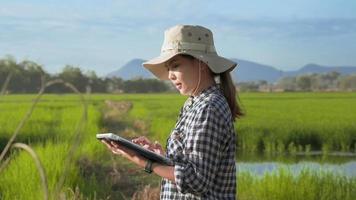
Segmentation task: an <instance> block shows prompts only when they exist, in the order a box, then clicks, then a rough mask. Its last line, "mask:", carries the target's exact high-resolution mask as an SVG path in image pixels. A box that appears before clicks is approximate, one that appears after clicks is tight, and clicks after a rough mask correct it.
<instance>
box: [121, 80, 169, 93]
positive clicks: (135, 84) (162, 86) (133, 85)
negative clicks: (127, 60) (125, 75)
mask: <svg viewBox="0 0 356 200" xmlns="http://www.w3.org/2000/svg"><path fill="white" fill-rule="evenodd" d="M123 90H124V92H127V93H151V92H164V91H168V90H169V86H168V85H167V84H166V83H165V82H163V81H159V80H157V79H142V78H139V79H135V80H127V81H125V82H124V84H123Z"/></svg>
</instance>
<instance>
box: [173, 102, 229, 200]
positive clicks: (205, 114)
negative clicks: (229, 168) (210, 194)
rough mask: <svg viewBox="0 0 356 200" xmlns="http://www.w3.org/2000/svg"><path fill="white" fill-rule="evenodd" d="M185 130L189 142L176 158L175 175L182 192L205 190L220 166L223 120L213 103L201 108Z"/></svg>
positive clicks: (201, 191) (199, 192) (198, 192)
mask: <svg viewBox="0 0 356 200" xmlns="http://www.w3.org/2000/svg"><path fill="white" fill-rule="evenodd" d="M191 124H192V125H191V127H190V128H189V130H188V131H187V132H186V134H187V136H186V137H187V139H186V146H185V149H184V150H183V152H182V155H181V156H180V157H179V156H178V158H177V159H175V166H174V177H175V183H176V185H177V189H178V191H180V192H181V193H187V192H189V193H195V194H202V193H205V192H206V191H207V190H208V189H209V188H210V187H211V185H212V183H213V181H214V177H215V175H216V173H218V169H219V163H220V162H219V160H220V157H221V141H222V138H223V137H224V136H223V133H224V120H223V118H222V117H221V115H219V113H218V112H217V111H216V109H214V107H212V106H209V105H207V106H206V107H204V108H203V109H202V110H200V111H199V112H198V113H197V114H196V117H194V119H193V120H192V122H191Z"/></svg>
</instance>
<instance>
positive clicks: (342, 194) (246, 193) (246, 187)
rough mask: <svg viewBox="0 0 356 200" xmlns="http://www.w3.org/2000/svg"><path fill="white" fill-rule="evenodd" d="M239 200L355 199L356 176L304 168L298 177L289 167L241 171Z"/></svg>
mask: <svg viewBox="0 0 356 200" xmlns="http://www.w3.org/2000/svg"><path fill="white" fill-rule="evenodd" d="M237 180H238V187H237V190H238V192H237V193H238V198H239V200H285V199H288V200H335V199H342V200H353V199H356V179H355V178H353V179H351V178H348V177H346V176H343V175H337V174H335V173H333V172H330V171H323V170H321V171H319V172H318V171H317V172H316V171H312V170H309V169H303V170H302V171H301V173H300V174H299V175H298V176H294V175H293V173H292V172H291V171H290V170H289V169H288V168H279V169H278V170H277V171H275V172H273V173H266V174H265V175H263V176H262V177H256V176H254V174H251V173H250V172H240V173H239V174H238V177H237Z"/></svg>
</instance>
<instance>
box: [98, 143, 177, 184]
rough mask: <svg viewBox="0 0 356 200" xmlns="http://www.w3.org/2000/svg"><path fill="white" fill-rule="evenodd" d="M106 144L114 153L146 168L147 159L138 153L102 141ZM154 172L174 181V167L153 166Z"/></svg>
mask: <svg viewBox="0 0 356 200" xmlns="http://www.w3.org/2000/svg"><path fill="white" fill-rule="evenodd" d="M102 142H103V143H104V144H106V146H107V147H108V148H109V149H110V150H111V151H112V152H113V153H114V154H118V155H122V156H124V157H125V158H127V159H128V160H130V161H131V162H133V163H135V164H136V165H138V166H140V167H141V168H145V166H146V163H147V159H145V158H144V157H142V156H140V155H138V154H137V153H136V152H134V151H132V150H130V149H128V148H126V147H124V146H121V145H119V144H117V143H116V142H113V141H107V140H102ZM152 171H153V172H154V173H156V174H157V175H158V176H160V177H163V178H166V179H169V180H170V181H173V182H175V181H174V167H172V166H166V165H161V164H159V163H153V164H152Z"/></svg>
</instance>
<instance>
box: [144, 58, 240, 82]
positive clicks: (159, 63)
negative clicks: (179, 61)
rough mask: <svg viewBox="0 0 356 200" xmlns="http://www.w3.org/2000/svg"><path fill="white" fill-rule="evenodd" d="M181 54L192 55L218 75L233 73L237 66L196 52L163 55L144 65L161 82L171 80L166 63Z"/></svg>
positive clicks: (227, 60)
mask: <svg viewBox="0 0 356 200" xmlns="http://www.w3.org/2000/svg"><path fill="white" fill-rule="evenodd" d="M180 54H188V55H191V56H193V57H195V58H197V59H199V60H201V61H203V62H204V63H206V64H207V65H208V66H209V68H210V69H211V71H213V72H214V73H216V74H219V73H222V72H225V71H232V70H233V69H234V68H235V67H236V66H237V63H235V62H233V61H232V60H229V59H227V58H224V57H221V56H219V55H217V54H203V53H196V52H187V51H186V52H176V53H171V54H161V55H160V56H158V57H156V58H153V59H151V60H148V61H146V62H144V63H142V65H143V66H144V67H145V68H147V69H148V70H150V71H151V72H152V73H153V74H154V75H155V76H156V77H158V78H159V79H161V80H169V78H168V70H167V68H166V66H165V62H167V61H168V60H170V59H171V58H173V57H174V56H176V55H180Z"/></svg>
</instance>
